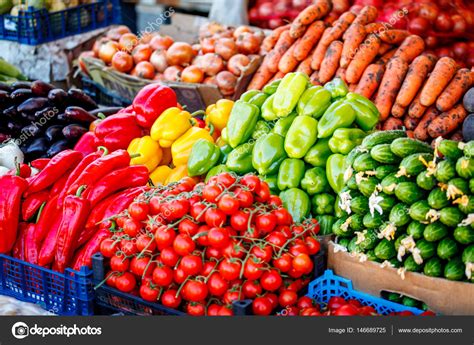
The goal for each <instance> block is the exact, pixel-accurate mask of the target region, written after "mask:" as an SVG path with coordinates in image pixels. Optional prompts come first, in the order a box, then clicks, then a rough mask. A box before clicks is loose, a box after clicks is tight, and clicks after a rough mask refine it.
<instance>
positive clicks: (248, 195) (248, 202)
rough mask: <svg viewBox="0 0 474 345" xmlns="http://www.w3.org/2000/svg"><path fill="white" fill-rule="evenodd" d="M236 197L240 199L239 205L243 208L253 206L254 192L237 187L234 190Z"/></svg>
mask: <svg viewBox="0 0 474 345" xmlns="http://www.w3.org/2000/svg"><path fill="white" fill-rule="evenodd" d="M234 194H235V197H236V198H237V200H238V201H239V205H240V207H242V208H246V207H251V206H252V204H253V194H252V192H250V191H248V190H243V189H242V188H236V189H235V191H234Z"/></svg>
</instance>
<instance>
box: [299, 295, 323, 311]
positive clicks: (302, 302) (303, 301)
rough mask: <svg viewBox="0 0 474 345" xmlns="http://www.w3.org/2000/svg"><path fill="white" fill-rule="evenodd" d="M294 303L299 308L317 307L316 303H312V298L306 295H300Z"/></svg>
mask: <svg viewBox="0 0 474 345" xmlns="http://www.w3.org/2000/svg"><path fill="white" fill-rule="evenodd" d="M296 305H297V306H298V308H300V309H304V308H312V307H316V308H317V307H318V305H317V304H315V303H314V301H313V299H312V298H311V297H308V296H301V297H300V298H299V299H298V302H297V303H296Z"/></svg>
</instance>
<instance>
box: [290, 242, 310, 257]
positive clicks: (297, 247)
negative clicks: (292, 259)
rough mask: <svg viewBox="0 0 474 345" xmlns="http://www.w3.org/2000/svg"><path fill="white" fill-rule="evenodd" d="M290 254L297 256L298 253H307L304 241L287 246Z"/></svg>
mask: <svg viewBox="0 0 474 345" xmlns="http://www.w3.org/2000/svg"><path fill="white" fill-rule="evenodd" d="M289 251H290V254H291V255H293V256H298V255H299V254H309V250H308V248H307V247H306V244H304V243H298V244H294V245H292V246H291V247H290V248H289Z"/></svg>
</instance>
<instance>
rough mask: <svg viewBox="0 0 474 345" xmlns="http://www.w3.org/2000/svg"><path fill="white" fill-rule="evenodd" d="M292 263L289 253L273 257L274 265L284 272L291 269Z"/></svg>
mask: <svg viewBox="0 0 474 345" xmlns="http://www.w3.org/2000/svg"><path fill="white" fill-rule="evenodd" d="M291 263H292V258H291V255H290V254H288V253H284V254H282V256H280V257H279V258H278V259H273V266H274V267H275V268H277V269H279V270H280V271H281V272H283V273H285V272H288V271H289V270H290V269H291V267H292V265H291Z"/></svg>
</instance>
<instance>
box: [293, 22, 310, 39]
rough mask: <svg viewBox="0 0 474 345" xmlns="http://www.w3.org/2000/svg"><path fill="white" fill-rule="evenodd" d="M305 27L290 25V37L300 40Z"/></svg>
mask: <svg viewBox="0 0 474 345" xmlns="http://www.w3.org/2000/svg"><path fill="white" fill-rule="evenodd" d="M306 28H307V26H306V25H303V24H296V23H293V24H291V27H290V36H291V37H292V38H294V39H297V38H300V37H301V36H302V35H303V34H304V33H305V31H306Z"/></svg>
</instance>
